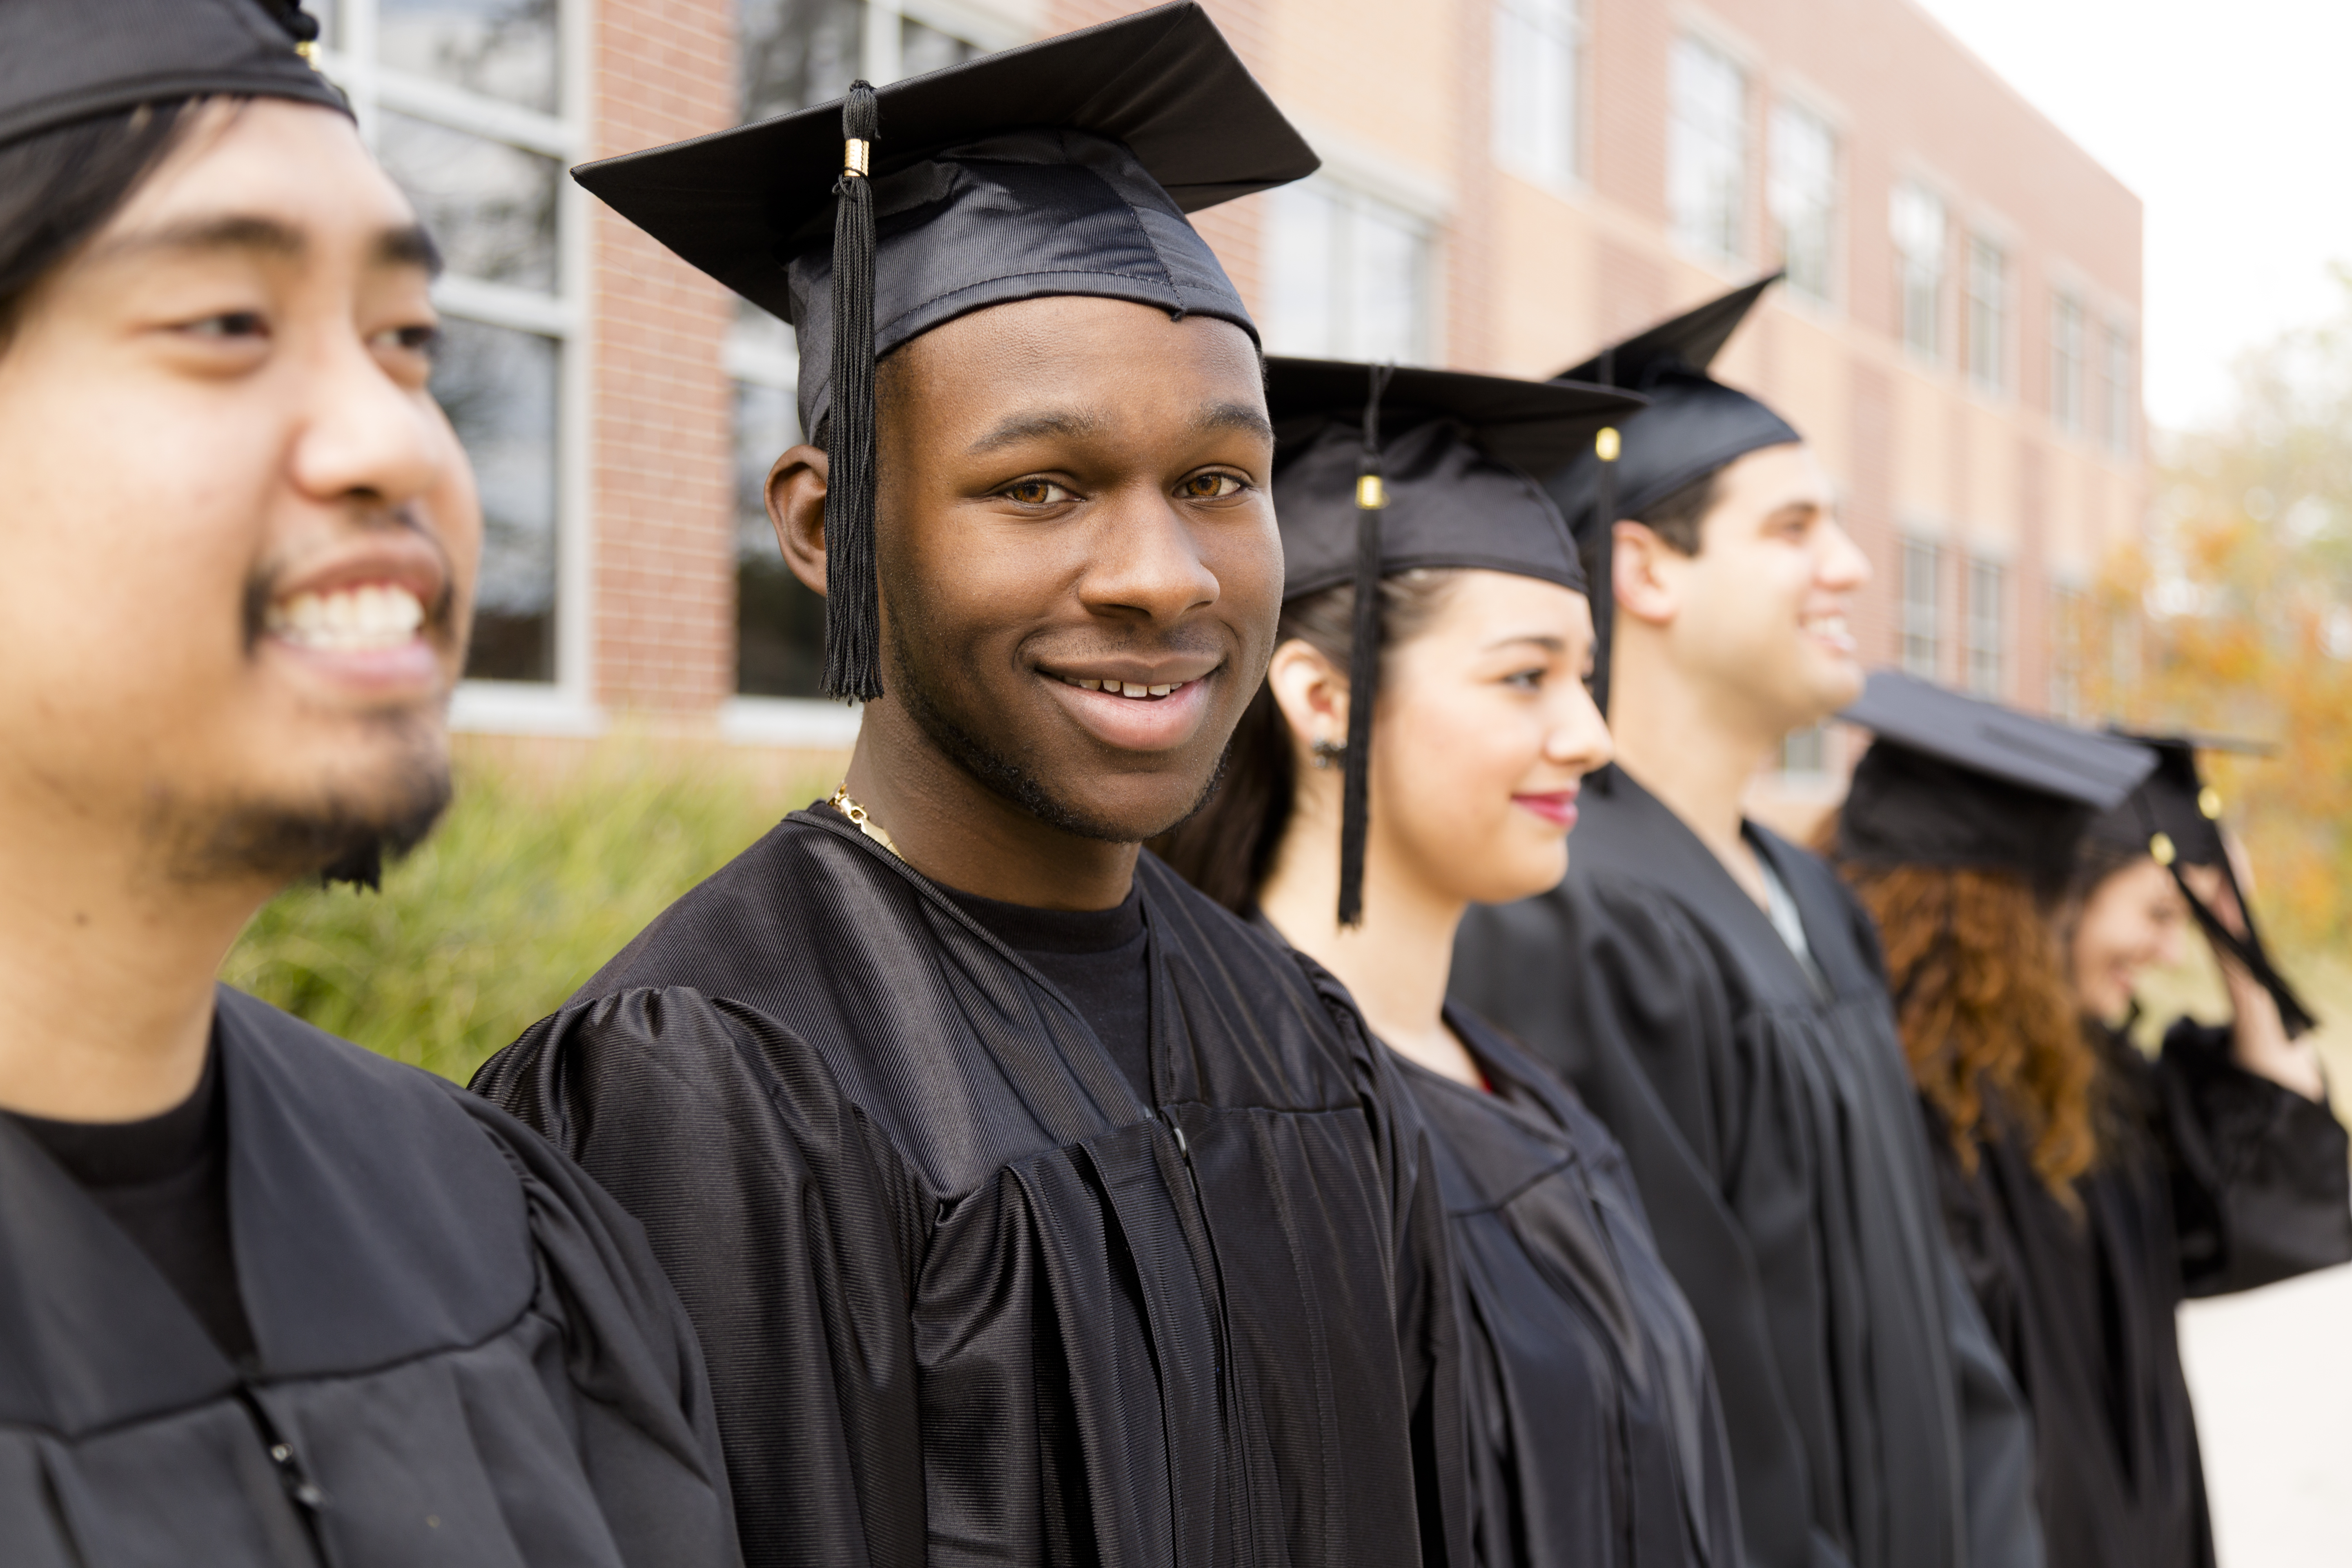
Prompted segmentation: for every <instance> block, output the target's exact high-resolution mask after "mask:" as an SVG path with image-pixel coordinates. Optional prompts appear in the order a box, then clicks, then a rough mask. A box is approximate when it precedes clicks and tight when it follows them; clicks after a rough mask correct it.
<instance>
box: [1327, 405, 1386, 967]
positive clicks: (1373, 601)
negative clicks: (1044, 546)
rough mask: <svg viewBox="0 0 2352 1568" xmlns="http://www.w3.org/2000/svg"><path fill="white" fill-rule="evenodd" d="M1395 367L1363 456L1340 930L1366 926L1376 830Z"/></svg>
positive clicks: (1342, 789)
mask: <svg viewBox="0 0 2352 1568" xmlns="http://www.w3.org/2000/svg"><path fill="white" fill-rule="evenodd" d="M1395 368H1396V367H1395V366H1393V365H1380V364H1376V365H1374V366H1372V367H1371V390H1370V394H1369V395H1367V396H1366V397H1365V399H1364V454H1363V458H1362V459H1361V460H1360V462H1359V463H1358V465H1357V469H1356V615H1355V626H1354V628H1353V630H1352V632H1351V633H1350V636H1349V646H1348V758H1347V766H1346V769H1345V770H1344V771H1343V773H1341V775H1340V785H1339V923H1340V924H1341V925H1343V926H1359V925H1361V924H1363V923H1364V836H1365V834H1366V832H1367V831H1368V830H1369V828H1370V824H1371V789H1372V705H1373V703H1375V702H1376V701H1378V700H1380V682H1381V509H1382V508H1384V507H1386V506H1387V505H1388V504H1389V497H1388V486H1387V482H1386V480H1385V479H1383V478H1382V477H1381V393H1382V392H1384V391H1385V390H1387V388H1388V384H1389V377H1390V376H1391V375H1392V374H1395Z"/></svg>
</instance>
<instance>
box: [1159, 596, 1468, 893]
mask: <svg viewBox="0 0 2352 1568" xmlns="http://www.w3.org/2000/svg"><path fill="white" fill-rule="evenodd" d="M1456 575H1457V574H1456V573H1455V572H1454V571H1452V570H1450V569H1442V568H1422V569H1419V570H1416V571H1411V572H1400V573H1398V574H1396V575H1394V576H1392V577H1383V578H1381V658H1382V659H1383V660H1385V659H1386V658H1388V657H1389V656H1390V655H1391V654H1393V653H1394V652H1395V651H1396V649H1397V647H1399V646H1400V645H1401V644H1403V643H1408V642H1411V641H1412V639H1413V638H1414V637H1419V636H1420V635H1421V634H1422V633H1423V631H1425V630H1426V629H1428V626H1429V624H1430V622H1431V621H1433V620H1434V619H1436V617H1437V613H1438V611H1439V610H1440V609H1441V608H1443V607H1444V599H1445V594H1446V592H1447V590H1448V589H1450V588H1451V587H1452V586H1453V585H1454V579H1455V577H1456ZM1355 615H1356V586H1355V584H1352V583H1342V584H1339V586H1338V587H1336V588H1326V589H1324V590H1323V591H1322V592H1321V593H1319V594H1308V595H1306V596H1304V597H1303V598H1298V599H1294V600H1292V601H1291V602H1290V603H1289V604H1287V605H1284V606H1283V607H1282V619H1281V621H1280V623H1279V624H1278V625H1277V626H1276V630H1275V636H1274V641H1275V646H1276V647H1281V646H1282V645H1283V644H1284V643H1286V642H1288V641H1290V640H1291V639H1292V638H1293V637H1296V638H1297V639H1298V640H1299V641H1301V642H1304V643H1305V644H1306V645H1307V647H1311V648H1313V649H1314V650H1315V651H1316V652H1318V653H1319V654H1321V655H1322V656H1323V657H1324V658H1326V659H1328V660H1329V661H1330V664H1331V668H1333V669H1335V670H1338V671H1339V672H1340V676H1341V679H1345V678H1346V672H1347V668H1348V642H1349V636H1350V628H1351V627H1352V626H1354V624H1355ZM1383 673H1385V671H1384V672H1383ZM1383 686H1384V687H1385V682H1383ZM1375 733H1377V731H1375ZM1296 767H1297V763H1296V762H1295V760H1294V751H1293V747H1292V744H1291V739H1290V726H1289V724H1288V723H1287V722H1286V721H1285V720H1284V719H1283V717H1282V709H1281V708H1280V707H1279V706H1278V705H1277V704H1276V702H1275V700H1274V687H1273V685H1272V683H1270V682H1264V681H1262V682H1260V683H1259V685H1258V689H1257V694H1256V695H1255V697H1252V698H1251V699H1250V705H1249V707H1248V709H1247V710H1245V711H1244V713H1243V714H1242V721H1241V724H1240V726H1239V727H1238V728H1236V729H1235V730H1234V738H1233V741H1232V742H1231V743H1230V744H1229V745H1227V746H1226V748H1225V760H1224V763H1223V766H1222V768H1221V769H1220V770H1219V773H1218V776H1217V782H1216V784H1213V786H1212V788H1211V793H1210V795H1209V798H1208V799H1207V800H1206V801H1205V802H1203V803H1202V806H1201V809H1200V810H1198V811H1196V812H1194V813H1193V814H1192V816H1190V817H1188V818H1186V819H1185V820H1184V821H1183V822H1181V823H1179V824H1178V825H1177V826H1174V827H1171V828H1170V829H1169V830H1168V831H1167V832H1166V833H1163V834H1161V835H1160V837H1157V838H1155V839H1153V840H1152V841H1151V848H1152V849H1153V851H1154V852H1156V853H1157V854H1158V855H1159V856H1160V858H1161V859H1163V860H1165V861H1167V862H1168V864H1169V865H1171V867H1173V868H1175V869H1176V872H1177V874H1178V875H1179V876H1181V877H1182V878H1183V879H1185V880H1186V881H1188V882H1190V883H1192V885H1193V886H1194V887H1196V888H1198V889H1201V890H1202V892H1204V893H1206V894H1208V895H1209V897H1211V898H1213V899H1214V900H1217V902H1219V903H1221V904H1223V905H1224V906H1225V908H1227V909H1229V910H1244V909H1246V908H1248V907H1249V905H1250V904H1251V903H1252V902H1253V901H1254V900H1255V899H1256V897H1257V890H1258V888H1259V886H1260V885H1261V884H1262V883H1264V882H1265V877H1266V873H1267V872H1268V871H1270V870H1272V869H1273V868H1274V852H1275V850H1276V847H1279V846H1280V845H1281V843H1282V835H1283V830H1284V829H1285V828H1286V827H1288V826H1290V813H1291V806H1292V803H1293V801H1294V800H1295V798H1296V794H1297V783H1298V780H1297V774H1296V772H1295V769H1296Z"/></svg>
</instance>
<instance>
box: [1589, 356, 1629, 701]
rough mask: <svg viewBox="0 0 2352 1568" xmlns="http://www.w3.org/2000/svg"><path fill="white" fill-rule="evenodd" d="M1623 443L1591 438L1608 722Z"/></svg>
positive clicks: (1595, 587) (1597, 666)
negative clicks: (1596, 461) (1597, 465)
mask: <svg viewBox="0 0 2352 1568" xmlns="http://www.w3.org/2000/svg"><path fill="white" fill-rule="evenodd" d="M1616 360H1617V353H1616V351H1615V350H1614V349H1609V350H1604V351H1603V352H1602V353H1601V385H1603V386H1614V385H1615V384H1616ZM1621 444H1622V437H1620V436H1619V434H1618V432H1617V430H1616V428H1615V426H1611V427H1609V428H1607V429H1604V430H1602V431H1601V433H1600V434H1599V435H1598V436H1596V437H1593V443H1592V449H1593V452H1594V453H1595V455H1597V456H1598V457H1599V458H1600V459H1601V472H1600V474H1599V476H1598V477H1597V478H1596V479H1595V480H1594V482H1593V487H1592V548H1591V550H1589V551H1587V552H1585V553H1586V556H1587V557H1588V559H1587V560H1586V562H1585V568H1584V570H1585V574H1586V576H1587V578H1588V579H1589V580H1590V586H1591V593H1592V702H1593V705H1594V706H1595V707H1597V708H1599V709H1600V710H1601V717H1602V718H1603V719H1606V718H1607V717H1609V652H1610V645H1611V643H1612V641H1613V640H1614V639H1615V635H1616V630H1617V457H1618V451H1619V447H1620V446H1621Z"/></svg>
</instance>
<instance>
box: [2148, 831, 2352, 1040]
mask: <svg viewBox="0 0 2352 1568" xmlns="http://www.w3.org/2000/svg"><path fill="white" fill-rule="evenodd" d="M2139 810H2140V820H2141V821H2142V822H2143V823H2144V824H2146V825H2147V828H2148V841H2147V847H2148V853H2149V854H2151V855H2152V856H2154V857H2155V858H2156V861H2157V863H2158V865H2160V866H2162V867H2163V868H2165V869H2166V870H2168V871H2170V872H2171V873H2172V881H2173V885H2174V886H2176V887H2178V888H2179V889H2180V896H2181V897H2182V898H2184V899H2186V900H2189V913H2190V914H2192V915H2194V916H2195V917H2196V918H2197V928H2198V929H2199V930H2200V931H2203V932H2204V933H2205V939H2206V940H2207V941H2208V942H2211V943H2212V944H2213V945H2214V946H2215V947H2218V948H2220V949H2221V951H2222V952H2225V953H2227V954H2228V955H2229V956H2230V957H2231V958H2233V959H2235V960H2237V962H2238V963H2239V964H2240V965H2241V966H2242V967H2243V968H2244V969H2245V971H2246V973H2249V974H2251V975H2252V976H2253V977H2254V983H2255V984H2257V985H2260V986H2261V987H2262V988H2263V990H2265V991H2267V992H2269V993H2270V994H2271V999H2272V1000H2273V1001H2274V1002H2276V1003H2277V1004H2278V1010H2279V1024H2280V1026H2282V1027H2283V1028H2284V1029H2285V1030H2286V1037H2287V1038H2288V1039H2290V1040H2294V1039H2300V1038H2302V1037H2304V1036H2305V1035H2307V1034H2309V1033H2310V1032H2311V1031H2312V1030H2313V1029H2315V1028H2316V1027H2317V1026H2318V1022H2319V1021H2318V1020H2317V1019H2316V1018H2315V1017H2313V1016H2312V1015H2311V1009H2310V1008H2308V1007H2306V1006H2305V1005H2303V998H2302V997H2301V996H2299V995H2297V994H2295V989H2294V986H2293V985H2290V984H2287V978H2286V976H2285V975H2284V974H2281V973H2279V972H2278V970H2277V968H2276V966H2274V965H2273V963H2271V955H2270V952H2269V951H2268V950H2267V949H2265V948H2264V947H2263V933H2262V932H2261V931H2257V930H2256V929H2255V928H2254V907H2253V905H2252V904H2250V903H2248V902H2247V901H2246V891H2245V889H2243V888H2241V887H2240V886H2238V873H2237V871H2236V869H2235V868H2233V867H2231V864H2230V856H2229V852H2228V851H2227V850H2226V849H2225V850H2224V851H2223V852H2222V855H2221V880H2222V881H2223V882H2224V883H2226V884H2227V885H2228V886H2229V889H2230V896H2231V898H2233V899H2235V900H2238V918H2239V919H2241V920H2242V921H2245V922H2246V934H2245V935H2244V936H2242V937H2241V936H2240V935H2239V934H2238V933H2237V932H2236V931H2231V929H2230V928H2229V927H2228V926H2225V925H2223V924H2222V923H2221V916H2220V915H2217V914H2215V913H2214V912H2213V911H2212V910H2210V909H2209V908H2208V907H2207V906H2206V903H2205V900H2202V899H2200V898H2199V897H2198V896H2197V889H2194V888H2192V887H2190V886H2189V877H2188V874H2187V872H2186V871H2185V870H2184V869H2183V868H2182V864H2181V859H2180V855H2179V851H2178V850H2177V849H2176V848H2174V847H2173V843H2172V838H2171V836H2170V835H2168V834H2166V833H2164V832H2162V831H2160V830H2158V828H2157V826H2156V819H2155V816H2154V814H2153V813H2151V812H2150V811H2149V810H2148V806H2147V802H2146V800H2145V799H2143V800H2142V801H2141V803H2140V808H2139Z"/></svg>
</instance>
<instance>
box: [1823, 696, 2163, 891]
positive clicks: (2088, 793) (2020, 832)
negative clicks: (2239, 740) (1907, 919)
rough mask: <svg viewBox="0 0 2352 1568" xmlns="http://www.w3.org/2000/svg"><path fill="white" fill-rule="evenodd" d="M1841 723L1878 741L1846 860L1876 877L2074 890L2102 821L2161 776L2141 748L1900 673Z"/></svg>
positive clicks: (1849, 827)
mask: <svg viewBox="0 0 2352 1568" xmlns="http://www.w3.org/2000/svg"><path fill="white" fill-rule="evenodd" d="M1840 717H1842V718H1843V719H1845V720H1846V721H1849V722H1851V723H1855V724H1860V725H1862V726H1864V728H1865V729H1868V730H1870V731H1874V733H1875V735H1876V737H1877V738H1876V739H1875V740H1874V742H1872V744H1871V747H1870V750H1868V751H1867V752H1864V753H1863V756H1862V760H1861V762H1859V763H1856V764H1854V770H1853V784H1852V785H1851V786H1850V787H1849V789H1848V790H1847V793H1846V798H1845V805H1844V806H1843V809H1842V810H1841V811H1840V813H1839V816H1838V853H1839V854H1840V856H1841V857H1843V858H1845V859H1849V860H1853V861H1854V862H1856V863H1858V864H1862V865H1875V866H1956V867H1969V868H1976V869H1979V870H1994V871H2014V872H2017V873H2018V874H2020V875H2021V876H2023V877H2025V878H2026V879H2028V880H2030V881H2032V883H2033V884H2034V886H2035V887H2036V888H2037V889H2040V890H2041V891H2042V892H2045V893H2052V892H2056V891H2057V890H2059V889H2062V888H2063V886H2064V884H2065V882H2066V879H2067V878H2068V877H2069V876H2070V875H2071V874H2072V872H2073V870H2074V850H2075V847H2076V846H2077V845H2078V844H2079V843H2080V842H2081V841H2082V837H2083V834H2084V830H2085V829H2087V828H2088V827H2089V826H2090V823H2091V818H2092V816H2093V815H2094V814H2095V813H2097V812H2100V811H2104V810H2106V809H2107V808H2109V807H2111V806H2114V805H2118V804H2120V803H2121V802H2122V801H2123V799H2124V797H2125V796H2126V795H2129V794H2130V793H2131V792H2132V789H2133V787H2134V786H2136V785H2137V784H2139V783H2140V781H2141V780H2143V779H2145V778H2146V777H2147V775H2148V773H2150V772H2151V771H2152V770H2153V769H2154V768H2155V767H2156V763H2157V759H2156V753H2155V752H2152V751H2150V750H2149V749H2148V748H2147V747H2146V746H2143V745H2141V744H2140V743H2139V742H2137V741H2130V740H2126V739H2123V738H2121V737H2119V736H2115V735H2104V734H2099V733H2096V732H2095V731H2089V730H2077V729H2074V727H2072V726H2071V725H2066V724H2060V723H2056V722H2053V721H2051V720H2048V719H2037V718H2035V717H2033V716H2032V714H2028V713H2021V712H2019V711H2017V710H2015V709H2013V708H2005V707H2003V706H2001V705H2000V703H1998V702H1988V701H1985V700H1981V699H1979V698H1975V697H1963V696H1962V695H1960V694H1959V693H1958V692H1957V691H1948V690H1946V689H1944V688H1942V687H1940V686H1937V685H1935V684H1934V683H1933V682H1930V681H1926V680H1921V679H1917V678H1916V677H1915V676H1909V675H1904V674H1901V673H1899V672H1897V671H1895V670H1891V669H1882V670H1877V671H1874V672H1873V673H1872V675H1871V677H1870V679H1869V681H1868V682H1867V683H1866V684H1865V685H1864V687H1863V691H1862V697H1861V698H1860V700H1857V701H1856V702H1855V703H1854V704H1853V706H1852V707H1850V708H1848V709H1847V710H1845V711H1844V713H1843V714H1841V715H1840Z"/></svg>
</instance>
